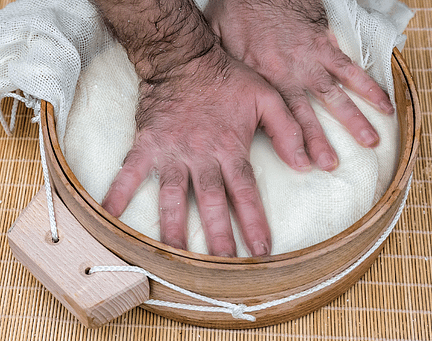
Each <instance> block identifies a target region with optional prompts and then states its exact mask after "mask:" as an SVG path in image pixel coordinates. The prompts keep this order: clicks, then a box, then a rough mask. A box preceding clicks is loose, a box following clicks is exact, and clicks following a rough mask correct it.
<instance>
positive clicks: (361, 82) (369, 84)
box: [321, 45, 395, 115]
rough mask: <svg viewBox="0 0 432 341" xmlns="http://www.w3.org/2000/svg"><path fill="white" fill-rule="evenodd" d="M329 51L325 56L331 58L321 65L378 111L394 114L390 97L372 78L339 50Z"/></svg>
mask: <svg viewBox="0 0 432 341" xmlns="http://www.w3.org/2000/svg"><path fill="white" fill-rule="evenodd" d="M328 49H329V52H328V53H324V56H331V57H328V58H322V60H321V64H322V65H323V66H324V67H325V68H326V70H327V71H328V72H329V73H330V74H332V75H333V76H334V77H335V78H336V79H337V80H338V81H339V82H340V83H341V84H342V85H344V86H346V87H347V88H348V89H350V90H352V91H354V92H355V93H357V94H358V95H360V96H361V97H363V98H364V99H366V100H367V101H369V102H370V103H371V104H372V105H373V106H374V107H375V108H376V109H377V110H379V111H381V112H382V113H384V114H388V115H391V114H393V113H394V111H395V110H394V108H393V105H392V104H391V102H390V99H389V97H388V96H387V94H386V93H385V92H384V91H383V90H382V89H381V88H380V86H379V85H378V84H377V83H376V82H375V81H374V80H373V79H372V77H370V76H369V75H368V74H367V73H366V72H365V71H364V70H363V69H362V68H361V67H360V66H358V65H357V64H355V63H353V62H352V61H351V59H350V58H349V57H348V56H347V55H345V54H344V53H343V52H342V51H341V50H339V49H338V48H335V47H334V46H332V45H329V46H328Z"/></svg>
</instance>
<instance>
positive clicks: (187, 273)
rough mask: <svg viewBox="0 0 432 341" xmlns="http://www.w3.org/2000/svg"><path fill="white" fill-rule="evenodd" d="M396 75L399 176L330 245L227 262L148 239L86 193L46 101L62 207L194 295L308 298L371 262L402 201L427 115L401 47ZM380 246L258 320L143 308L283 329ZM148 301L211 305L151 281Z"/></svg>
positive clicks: (132, 260)
mask: <svg viewBox="0 0 432 341" xmlns="http://www.w3.org/2000/svg"><path fill="white" fill-rule="evenodd" d="M392 69H393V76H394V84H395V97H396V104H397V112H398V116H399V127H400V136H401V138H400V156H399V164H398V168H397V171H396V174H395V177H394V179H393V181H392V183H391V184H390V187H389V188H388V190H387V191H386V193H385V194H384V196H383V197H382V198H381V199H380V200H379V201H378V203H377V204H376V205H375V206H374V207H373V208H372V209H371V210H370V211H369V212H368V213H367V214H366V215H365V216H364V217H362V218H361V219H360V220H359V221H357V222H356V223H355V224H353V225H352V226H350V227H349V228H347V229H346V230H344V231H343V232H341V233H339V234H338V235H336V236H334V237H332V238H330V239H328V240H326V241H324V242H321V243H319V244H316V245H313V246H311V247H308V248H305V249H302V250H298V251H294V252H289V253H285V254H280V255H274V256H267V257H255V258H232V259H227V258H222V257H215V256H208V255H203V254H196V253H192V252H188V251H182V250H177V249H174V248H172V247H169V246H167V245H164V244H162V243H160V242H158V241H155V240H153V239H151V238H148V237H146V236H144V235H142V234H141V233H139V232H137V231H135V230H133V229H132V228H130V227H128V226H127V225H125V224H123V223H122V222H121V221H120V220H118V219H116V218H114V217H112V216H111V215H110V214H108V213H107V212H106V211H105V210H104V209H103V208H102V207H101V206H100V205H99V204H98V203H97V202H96V201H95V200H93V198H92V197H91V196H90V195H89V194H88V193H87V192H86V191H85V189H84V188H83V187H82V185H81V184H80V183H79V181H78V180H77V179H76V177H75V176H74V174H73V173H72V171H71V170H70V168H69V166H68V164H67V163H66V160H65V158H64V156H63V154H62V151H61V149H60V146H59V143H58V140H57V135H56V129H55V121H54V114H53V107H52V105H51V104H50V103H47V102H44V101H42V105H41V120H42V130H43V138H44V143H45V150H46V157H47V163H48V167H49V171H50V176H51V181H52V185H53V187H54V188H55V191H56V194H57V195H58V196H59V198H60V199H61V202H60V203H58V204H62V203H63V204H64V205H65V206H66V207H67V209H68V211H69V212H70V213H71V214H72V215H73V217H74V218H75V219H76V220H77V221H78V222H79V224H80V225H81V226H82V228H83V229H85V230H86V231H88V233H90V234H91V235H92V236H93V237H94V238H95V239H96V240H97V241H98V242H99V243H100V244H102V245H103V246H104V247H105V248H106V249H108V250H109V251H110V252H111V253H112V254H113V255H115V256H117V257H119V258H121V259H122V260H123V261H124V262H126V263H129V264H131V265H136V266H139V267H142V268H144V269H146V270H147V271H149V272H151V273H153V274H155V275H157V276H158V277H160V278H162V279H164V280H166V281H168V282H170V283H173V284H175V285H177V286H179V287H182V288H184V289H187V290H190V291H193V292H195V293H198V294H201V295H204V296H208V297H211V298H215V299H219V300H223V301H227V302H232V303H237V304H245V305H247V306H251V305H257V304H262V303H264V302H269V301H273V300H277V299H280V298H283V297H287V296H290V295H295V294H296V293H300V292H303V291H305V290H307V289H310V288H312V287H315V286H317V285H319V284H320V283H323V282H325V281H327V280H328V279H330V278H332V277H334V276H337V275H338V274H340V273H342V272H343V271H344V270H346V269H347V268H348V267H350V266H351V265H352V264H354V263H355V262H356V261H358V260H359V259H361V258H365V257H363V256H364V255H365V254H366V253H367V252H368V250H370V249H371V247H372V246H374V245H376V243H377V241H378V240H379V238H380V237H381V236H382V235H383V233H384V232H385V231H386V230H387V229H388V227H389V226H390V224H391V223H392V221H393V220H394V218H395V216H396V213H397V211H398V209H399V208H400V206H401V204H402V203H403V198H404V195H405V192H406V190H407V187H408V183H409V179H410V177H411V175H412V173H413V168H414V164H415V160H416V157H417V153H418V148H419V144H420V123H421V113H420V107H419V100H418V96H417V92H416V89H415V85H414V82H413V79H412V76H411V75H410V72H409V70H408V68H407V66H406V65H405V62H404V60H403V58H402V56H401V54H400V53H399V52H398V51H397V50H396V49H395V50H394V53H393V56H392ZM61 228H62V227H61V226H60V231H61ZM64 228H66V227H64ZM60 238H61V236H60ZM382 247H383V245H381V246H380V247H379V248H377V249H376V250H375V252H373V253H372V254H370V255H369V256H368V257H366V258H365V259H364V260H363V261H362V263H361V264H360V265H359V266H357V267H356V268H355V269H354V270H353V271H351V272H350V273H349V274H348V275H346V276H344V277H343V278H341V279H339V280H338V281H337V282H335V283H333V284H332V285H330V286H327V287H324V288H322V289H321V290H318V291H315V292H312V293H310V294H308V295H304V296H302V297H299V298H296V299H294V300H292V301H290V302H286V303H284V304H281V305H277V306H274V307H271V308H267V309H264V310H261V311H257V312H252V313H251V315H253V316H254V317H255V318H256V321H255V322H251V321H246V320H240V319H235V318H234V317H233V316H231V315H230V314H226V313H215V312H197V311H188V310H183V309H175V308H166V307H158V306H151V305H146V304H145V303H143V304H142V307H143V308H144V309H147V310H149V311H152V312H155V313H157V314H159V315H162V316H165V317H168V318H171V319H175V320H178V321H181V322H185V323H190V324H195V325H199V326H205V327H211V328H232V329H243V328H257V327H262V326H267V325H272V324H277V323H281V322H284V321H287V320H289V319H294V318H297V317H300V316H302V315H305V314H307V313H310V312H312V311H314V310H316V309H318V308H320V307H322V306H324V305H326V304H327V303H329V302H331V301H332V300H334V299H335V298H337V297H338V296H340V295H341V294H342V293H344V292H345V291H346V290H348V288H349V287H350V286H352V285H353V284H354V283H355V282H356V281H357V280H358V279H359V278H360V277H361V276H362V275H363V274H364V273H365V272H366V271H367V270H368V268H369V267H370V266H371V264H372V262H373V261H374V260H375V258H376V257H377V256H378V254H379V252H380V251H381V249H382ZM95 265H96V264H95ZM99 265H111V264H99ZM117 275H118V276H121V275H122V273H117ZM150 299H156V300H164V301H171V302H178V303H186V304H195V305H206V304H205V303H203V302H201V301H197V300H195V299H191V298H190V297H187V296H184V295H182V294H180V293H178V292H176V291H173V290H172V289H169V288H167V287H165V286H163V285H161V284H159V283H156V282H154V281H151V280H150ZM141 303H142V302H141Z"/></svg>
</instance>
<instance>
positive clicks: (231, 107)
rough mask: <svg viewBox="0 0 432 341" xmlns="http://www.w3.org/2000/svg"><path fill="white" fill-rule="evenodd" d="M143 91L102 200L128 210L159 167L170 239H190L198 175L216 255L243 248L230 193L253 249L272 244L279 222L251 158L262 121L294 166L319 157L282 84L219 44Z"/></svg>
mask: <svg viewBox="0 0 432 341" xmlns="http://www.w3.org/2000/svg"><path fill="white" fill-rule="evenodd" d="M140 92H141V97H140V101H139V107H138V111H137V114H136V122H137V128H138V129H137V132H136V138H135V143H134V145H133V147H132V149H131V150H130V152H129V153H128V155H127V157H126V159H125V161H124V165H123V167H122V169H121V170H120V172H119V173H118V175H117V176H116V178H115V180H114V182H113V183H112V185H111V187H110V189H109V191H108V194H107V196H106V198H105V200H104V202H103V207H104V208H105V209H106V210H107V211H108V212H110V213H111V214H112V215H114V216H117V217H118V216H120V215H121V214H122V212H123V211H124V210H125V208H126V206H127V205H128V203H129V201H130V200H131V199H132V197H133V195H134V192H135V191H136V190H137V188H138V187H139V186H140V184H141V183H142V182H143V181H144V180H145V179H146V178H147V177H148V176H149V173H150V171H151V170H152V169H157V171H158V172H159V175H160V198H159V206H160V225H161V241H162V242H164V243H166V244H168V245H171V246H173V247H176V248H180V249H186V248H187V233H186V226H187V211H188V187H189V183H191V184H192V186H193V190H194V192H195V197H196V200H197V205H198V209H199V213H200V216H201V221H202V225H203V228H204V232H205V236H206V241H207V246H208V251H209V253H210V254H211V255H217V256H229V257H233V256H235V255H236V246H235V241H234V237H233V232H232V228H231V221H230V215H229V208H228V207H229V205H228V200H229V201H230V202H231V204H232V206H233V209H234V212H235V215H236V217H237V219H238V222H239V226H240V229H241V233H242V235H243V240H244V242H245V244H246V246H247V248H248V249H249V250H250V252H251V254H252V255H253V256H262V255H268V254H270V252H271V236H270V230H269V227H268V224H267V220H266V217H265V213H264V208H263V205H262V203H261V200H260V196H259V192H258V188H257V185H256V181H255V177H254V174H253V169H252V166H251V164H250V163H249V153H250V146H251V142H252V139H253V136H254V133H255V130H256V128H257V127H258V126H261V127H262V128H263V129H264V130H265V132H266V133H267V134H268V135H269V136H270V137H271V139H272V143H273V146H274V148H275V150H276V152H277V153H278V154H279V156H280V157H281V158H282V159H283V160H284V161H285V162H286V163H287V164H288V165H289V166H291V167H292V168H294V169H296V170H298V171H307V170H309V169H310V167H311V166H310V161H309V158H308V156H307V154H306V152H305V148H304V142H303V135H302V130H301V128H300V126H299V124H298V123H297V122H296V121H295V119H294V118H293V116H292V115H291V113H290V111H289V110H288V108H287V107H286V105H285V103H284V101H283V99H282V98H281V96H280V95H279V94H278V93H277V91H276V90H274V89H273V88H272V87H271V86H270V85H269V84H268V83H267V82H266V81H265V80H264V79H262V78H261V77H260V76H259V75H258V74H256V73H255V72H253V71H252V70H251V69H249V68H248V67H247V66H245V65H244V64H242V63H240V62H237V61H235V60H234V59H232V58H231V57H229V56H228V55H226V53H225V52H224V51H223V50H222V49H221V48H220V46H219V45H218V44H215V46H214V47H213V48H212V49H211V50H210V51H209V52H208V53H207V54H205V55H204V56H201V57H198V58H196V59H193V60H192V61H190V62H188V63H187V64H184V65H181V66H178V67H176V68H173V69H172V70H171V72H170V74H169V77H168V78H167V79H165V80H164V81H162V82H160V83H155V84H152V85H149V84H148V83H146V82H142V83H141V85H140Z"/></svg>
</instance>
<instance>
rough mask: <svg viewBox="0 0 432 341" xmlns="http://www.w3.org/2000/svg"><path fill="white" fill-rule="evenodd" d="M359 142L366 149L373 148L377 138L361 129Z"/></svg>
mask: <svg viewBox="0 0 432 341" xmlns="http://www.w3.org/2000/svg"><path fill="white" fill-rule="evenodd" d="M360 141H361V143H362V144H363V145H364V146H366V147H375V146H376V145H377V144H378V141H379V138H378V135H377V134H376V133H375V132H374V131H372V130H370V129H363V130H362V131H361V132H360Z"/></svg>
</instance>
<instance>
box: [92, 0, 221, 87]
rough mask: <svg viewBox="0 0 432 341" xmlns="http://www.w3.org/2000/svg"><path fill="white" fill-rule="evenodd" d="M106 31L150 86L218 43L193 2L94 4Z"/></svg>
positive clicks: (105, 0)
mask: <svg viewBox="0 0 432 341" xmlns="http://www.w3.org/2000/svg"><path fill="white" fill-rule="evenodd" d="M93 3H94V4H95V5H96V7H97V8H98V9H99V12H100V13H101V15H102V17H103V18H104V21H105V23H106V25H107V27H108V28H109V29H110V31H111V32H112V34H113V35H114V37H116V38H117V39H118V41H119V42H120V43H121V44H122V45H123V46H124V47H125V49H126V51H127V53H128V56H129V59H130V60H131V61H132V63H134V64H135V67H136V70H137V73H138V74H139V75H140V76H141V77H142V78H143V79H144V80H146V81H148V82H149V83H158V82H160V81H162V80H164V79H165V78H166V77H167V76H168V75H169V74H170V72H172V70H174V69H176V68H177V67H178V66H181V65H184V64H187V63H188V62H190V61H192V60H193V59H195V58H198V57H200V56H203V55H204V54H206V53H207V52H208V51H209V50H210V49H211V48H212V47H213V45H214V44H215V43H216V37H215V35H214V34H213V32H212V31H211V29H210V28H209V26H208V25H207V23H206V21H205V19H204V17H203V16H202V14H201V12H200V11H199V9H198V8H197V7H196V6H195V4H194V2H193V0H93Z"/></svg>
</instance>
